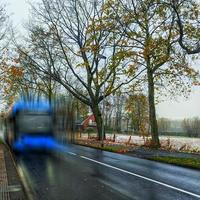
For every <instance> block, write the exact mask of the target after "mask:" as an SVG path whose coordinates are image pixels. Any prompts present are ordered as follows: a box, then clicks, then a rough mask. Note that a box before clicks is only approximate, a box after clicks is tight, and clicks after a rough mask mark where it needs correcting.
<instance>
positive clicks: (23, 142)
mask: <svg viewBox="0 0 200 200" xmlns="http://www.w3.org/2000/svg"><path fill="white" fill-rule="evenodd" d="M53 124H54V114H53V109H52V108H51V106H50V105H49V103H48V102H45V101H23V100H19V101H17V102H16V103H15V104H13V106H12V107H11V108H10V110H9V112H8V114H7V117H6V133H5V139H6V142H7V143H8V144H9V146H10V147H11V148H12V149H13V150H14V151H22V150H26V149H38V148H39V149H41V148H42V149H43V148H48V147H50V146H51V145H52V143H53V142H54V134H53V133H54V130H53V129H54V126H53Z"/></svg>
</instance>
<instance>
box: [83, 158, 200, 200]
mask: <svg viewBox="0 0 200 200" xmlns="http://www.w3.org/2000/svg"><path fill="white" fill-rule="evenodd" d="M80 157H81V158H83V159H86V160H89V161H92V162H95V163H98V164H100V165H103V166H106V167H109V168H112V169H115V170H118V171H120V172H124V173H126V174H130V175H132V176H136V177H138V178H141V179H144V180H147V181H150V182H153V183H157V184H159V185H162V186H165V187H168V188H170V189H173V190H176V191H179V192H182V193H185V194H188V195H190V196H193V197H197V198H200V195H199V194H195V193H192V192H189V191H186V190H183V189H180V188H177V187H174V186H172V185H169V184H166V183H163V182H160V181H156V180H154V179H151V178H148V177H145V176H142V175H139V174H135V173H133V172H129V171H127V170H124V169H121V168H118V167H114V166H112V165H109V164H106V163H103V162H99V161H97V160H93V159H91V158H88V157H85V156H80Z"/></svg>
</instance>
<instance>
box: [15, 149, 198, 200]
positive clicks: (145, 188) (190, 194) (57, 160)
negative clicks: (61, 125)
mask: <svg viewBox="0 0 200 200" xmlns="http://www.w3.org/2000/svg"><path fill="white" fill-rule="evenodd" d="M17 165H18V167H19V169H20V170H21V172H22V173H23V176H24V177H25V180H26V182H27V185H28V187H29V189H30V190H31V191H32V197H33V199H34V200H112V199H113V200H131V199H133V200H134V199H135V200H143V199H144V200H150V199H151V200H161V199H162V200H165V199H168V200H172V199H177V200H178V199H180V200H184V199H185V200H186V199H187V200H188V199H200V171H199V170H192V169H186V168H182V167H177V166H173V165H168V164H162V163H158V162H154V161H148V160H143V159H139V158H134V157H130V156H125V155H120V154H115V153H110V152H105V151H101V150H96V149H91V148H87V147H81V146H77V145H68V146H67V147H66V148H63V149H62V151H59V152H58V151H55V152H53V153H51V154H39V153H29V154H25V155H21V156H18V157H17Z"/></svg>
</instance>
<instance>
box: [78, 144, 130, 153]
mask: <svg viewBox="0 0 200 200" xmlns="http://www.w3.org/2000/svg"><path fill="white" fill-rule="evenodd" d="M75 144H78V145H81V146H86V147H92V148H95V149H100V150H104V151H110V152H115V153H126V152H127V151H128V149H127V148H126V147H124V146H120V145H117V146H115V145H107V144H104V146H103V147H102V146H101V144H84V143H79V142H76V143H75Z"/></svg>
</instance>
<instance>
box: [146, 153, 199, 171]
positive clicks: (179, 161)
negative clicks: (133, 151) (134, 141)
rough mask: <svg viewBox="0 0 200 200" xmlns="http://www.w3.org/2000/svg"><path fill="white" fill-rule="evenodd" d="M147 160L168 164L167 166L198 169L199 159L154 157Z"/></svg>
mask: <svg viewBox="0 0 200 200" xmlns="http://www.w3.org/2000/svg"><path fill="white" fill-rule="evenodd" d="M149 159H150V160H155V161H159V162H164V163H168V164H175V165H179V166H183V167H190V168H195V169H200V159H196V158H177V157H170V156H166V157H164V156H163V157H161V156H156V157H151V158H149Z"/></svg>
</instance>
